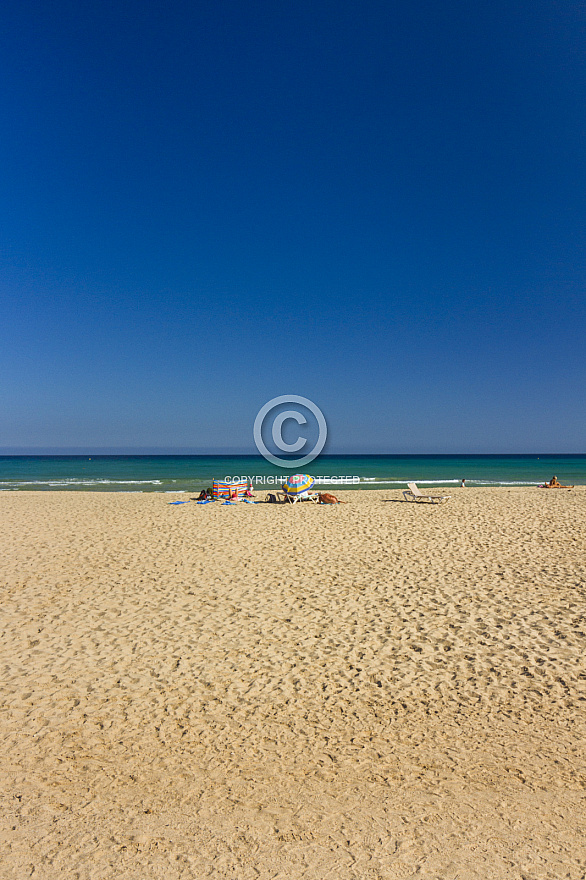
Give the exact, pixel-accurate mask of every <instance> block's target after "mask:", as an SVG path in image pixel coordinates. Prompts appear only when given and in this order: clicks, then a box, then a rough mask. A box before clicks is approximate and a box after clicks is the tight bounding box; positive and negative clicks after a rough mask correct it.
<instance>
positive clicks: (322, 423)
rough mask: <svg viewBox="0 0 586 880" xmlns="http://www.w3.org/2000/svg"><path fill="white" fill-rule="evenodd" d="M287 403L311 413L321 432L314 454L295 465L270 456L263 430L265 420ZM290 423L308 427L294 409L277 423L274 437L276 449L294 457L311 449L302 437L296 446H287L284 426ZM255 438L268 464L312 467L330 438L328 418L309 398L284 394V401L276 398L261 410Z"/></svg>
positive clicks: (282, 398) (313, 450)
mask: <svg viewBox="0 0 586 880" xmlns="http://www.w3.org/2000/svg"><path fill="white" fill-rule="evenodd" d="M284 403H296V404H298V405H301V406H303V407H305V408H306V409H308V410H310V412H312V413H313V415H314V416H315V418H316V421H317V425H318V429H319V433H318V438H317V443H316V444H315V446H314V447H313V449H312V451H311V452H309V453H308V454H307V455H304V456H303V457H302V458H297V459H295V461H292V460H291V459H290V458H279V457H278V456H277V455H273V453H272V452H269V450H268V449H267V447H266V446H265V443H264V441H263V439H262V428H263V423H264V420H265V418H266V417H267V415H268V414H269V413H270V412H271V410H273V409H275V407H277V406H281V405H282V404H284ZM288 419H293V420H294V421H296V422H297V424H298V425H305V424H307V419H306V418H305V416H304V415H303V414H302V413H300V412H299V411H298V410H294V409H291V410H286V411H285V412H281V413H279V415H277V416H276V418H275V420H274V422H273V430H272V436H273V442H274V443H275V446H277V448H278V449H280V450H281V452H286V453H288V454H289V455H291V454H292V453H294V452H299V451H300V450H301V449H303V447H304V446H306V445H307V440H306V439H305V438H303V437H299V438H298V439H297V440H296V441H295V443H285V441H284V439H283V424H284V422H286V421H287V420H288ZM253 434H254V442H255V443H256V448H257V449H258V451H259V452H260V454H261V455H262V456H264V458H266V460H267V461H270V462H271V464H276V465H278V466H279V467H285V468H299V467H301V466H302V465H304V464H309V462H310V461H313V460H314V458H317V456H318V455H319V454H320V452H321V451H322V449H323V448H324V446H325V442H326V438H327V436H328V427H327V425H326V420H325V418H324V414H323V413H322V411H321V409H320V408H319V406H316V405H315V403H313V401H311V400H308V398H307V397H299V395H297V394H282V395H281V396H280V397H273V399H272V400H269V402H268V403H265V405H264V406H263V407H261V408H260V410H259V412H258V415H257V417H256V419H255V420H254V430H253Z"/></svg>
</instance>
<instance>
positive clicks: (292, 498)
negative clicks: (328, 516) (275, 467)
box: [284, 492, 319, 504]
mask: <svg viewBox="0 0 586 880" xmlns="http://www.w3.org/2000/svg"><path fill="white" fill-rule="evenodd" d="M284 494H285V501H286V502H289V504H297V502H298V501H313V502H314V504H317V502H318V501H319V495H318V494H317V492H300V493H299V495H287V494H286V493H284Z"/></svg>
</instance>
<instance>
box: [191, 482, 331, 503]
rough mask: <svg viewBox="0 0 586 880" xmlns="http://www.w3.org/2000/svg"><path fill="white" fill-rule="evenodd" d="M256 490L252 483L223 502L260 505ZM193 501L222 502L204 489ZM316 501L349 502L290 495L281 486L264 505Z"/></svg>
mask: <svg viewBox="0 0 586 880" xmlns="http://www.w3.org/2000/svg"><path fill="white" fill-rule="evenodd" d="M255 498H256V496H255V494H254V488H253V486H252V484H251V483H250V484H249V485H248V486H247V487H246V489H245V491H244V492H240V493H238V491H236V490H234V491H233V492H230V493H229V494H228V495H227V496H222V500H223V501H224V503H226V502H228V503H231V504H234V503H235V502H236V501H245V502H248V504H255V503H259V502H256V501H255ZM192 500H193V501H197V502H198V503H200V504H206V503H207V502H209V501H216V500H218V501H219V500H220V499H219V498H218V499H216V498H214V495H213V491H212V489H202V490H201V492H200V493H199V495H198V497H197V498H193V499H192ZM294 500H296V501H315V502H316V503H317V504H346V503H347V502H344V501H340V499H339V498H336V496H335V495H332V494H330V493H329V492H314V493H309V492H302V493H300V494H299V495H296V496H295V495H289V494H287V492H286V491H285V486H284V485H283V486H281V491H280V492H268V493H267V495H266V496H265V499H264V503H265V504H279V503H283V504H287V503H291V502H292V501H294Z"/></svg>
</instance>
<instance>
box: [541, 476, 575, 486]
mask: <svg viewBox="0 0 586 880" xmlns="http://www.w3.org/2000/svg"><path fill="white" fill-rule="evenodd" d="M543 488H544V489H573V488H574V487H573V486H562V484H561V483H560V482H559V480H558V478H557V477H556V476H555V474H554V475H553V477H552V478H551V480H550V481H549V483H545V485H544V487H543Z"/></svg>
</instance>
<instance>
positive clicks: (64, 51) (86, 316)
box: [0, 0, 586, 452]
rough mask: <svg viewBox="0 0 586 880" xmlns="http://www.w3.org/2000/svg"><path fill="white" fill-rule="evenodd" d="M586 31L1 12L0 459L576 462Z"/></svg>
mask: <svg viewBox="0 0 586 880" xmlns="http://www.w3.org/2000/svg"><path fill="white" fill-rule="evenodd" d="M585 19H586V13H585V11H584V5H583V3H579V2H572V0H568V2H559V0H549V2H544V0H531V2H529V0H526V2H510V0H507V2H502V0H493V2H490V3H489V2H485V3H480V4H479V3H472V2H469V0H461V2H453V0H446V2H442V3H439V2H437V0H433V2H421V0H410V2H406V0H405V2H401V3H397V2H392V0H384V2H369V0H361V2H357V0H355V2H344V0H335V2H334V0H332V2H329V0H328V2H324V0H312V2H306V0H296V2H295V3H293V2H290V3H280V2H274V0H263V2H254V0H251V2H242V0H238V2H232V0H205V2H197V0H196V2H194V0H190V2H171V3H162V2H160V3H153V2H151V3H149V2H140V3H139V2H135V0H132V2H123V0H117V2H113V0H105V2H104V0H101V2H99V3H98V2H95V0H88V2H84V3H74V2H73V0H70V2H64V0H53V2H51V3H46V2H43V3H41V2H38V0H37V2H29V0H21V2H19V3H12V4H10V5H9V6H8V7H6V8H5V10H4V13H3V26H2V30H1V32H0V129H1V131H2V135H1V137H0V204H1V211H0V258H1V264H0V285H1V287H0V296H1V312H2V317H1V321H0V447H3V448H4V449H5V450H6V449H8V448H10V449H16V448H29V447H51V448H54V447H86V448H95V449H96V450H97V449H99V448H102V447H117V448H118V447H133V448H136V447H143V448H164V449H172V448H175V447H182V448H185V447H188V448H191V449H195V450H205V449H207V450H209V451H210V452H213V451H214V450H216V449H220V448H221V449H226V448H234V449H235V450H238V451H248V450H250V451H252V424H253V421H254V417H255V415H256V413H257V412H258V410H259V409H260V407H261V406H262V405H263V404H264V403H265V402H266V401H267V400H268V399H269V398H272V397H274V396H276V395H281V394H286V393H292V394H299V395H304V396H306V397H309V398H311V399H312V400H314V401H315V402H316V403H317V404H318V405H319V406H320V407H321V409H322V410H323V412H324V413H325V415H326V417H327V420H328V425H329V441H328V443H329V445H328V447H327V451H330V452H346V451H355V452H369V451H370V452H434V451H436V452H508V451H510V452H523V451H535V450H541V451H551V452H584V451H586V443H585V442H584V441H585V437H586V406H585V392H584V389H585V387H586V369H585V349H586V345H585V331H586V302H585V295H584V229H585V222H584V221H585V216H584V215H585V210H584V208H585V182H586V180H585V178H586V173H585V162H584V158H585V157H584V143H585V140H584V108H585V104H584V98H585V92H586V89H585V69H584V42H585V41H584V35H585V28H584V24H585Z"/></svg>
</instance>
